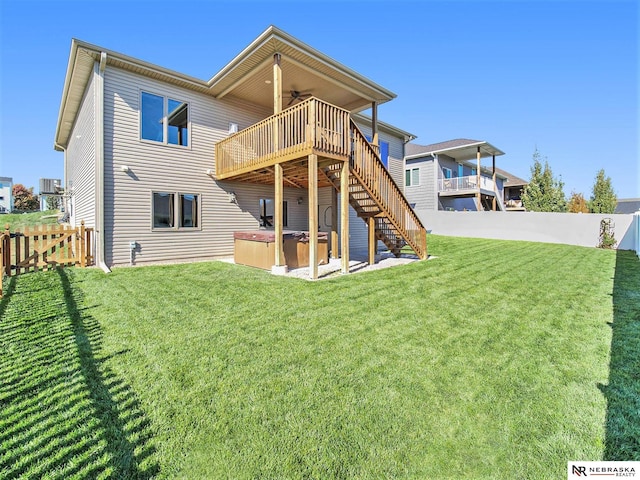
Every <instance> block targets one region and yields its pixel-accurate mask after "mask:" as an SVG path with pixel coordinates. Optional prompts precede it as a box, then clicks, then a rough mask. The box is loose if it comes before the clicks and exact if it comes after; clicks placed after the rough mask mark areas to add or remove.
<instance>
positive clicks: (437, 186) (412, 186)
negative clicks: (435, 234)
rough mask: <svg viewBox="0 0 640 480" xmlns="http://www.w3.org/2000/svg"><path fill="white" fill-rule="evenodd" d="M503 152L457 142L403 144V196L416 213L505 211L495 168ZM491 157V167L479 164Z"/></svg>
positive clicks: (501, 179)
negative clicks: (496, 160)
mask: <svg viewBox="0 0 640 480" xmlns="http://www.w3.org/2000/svg"><path fill="white" fill-rule="evenodd" d="M499 155H504V152H502V151H501V150H499V149H498V148H496V147H494V146H493V145H491V144H490V143H489V142H485V141H479V140H469V139H456V140H449V141H447V142H440V143H434V144H431V145H417V144H414V143H409V144H407V145H406V149H405V157H404V173H405V178H404V193H405V196H406V197H407V200H409V202H410V203H411V205H412V206H413V207H414V209H415V210H416V211H417V212H420V211H434V210H457V211H462V210H472V211H481V210H504V209H505V207H504V199H503V182H504V181H505V179H506V178H507V177H505V176H504V175H503V174H502V173H499V172H498V171H497V169H496V167H495V157H497V156H499ZM487 157H488V158H491V159H492V165H491V167H486V166H483V165H482V163H481V162H482V159H483V158H487Z"/></svg>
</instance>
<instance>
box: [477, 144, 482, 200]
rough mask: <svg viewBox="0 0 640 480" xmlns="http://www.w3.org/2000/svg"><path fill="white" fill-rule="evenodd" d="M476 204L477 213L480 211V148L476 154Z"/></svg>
mask: <svg viewBox="0 0 640 480" xmlns="http://www.w3.org/2000/svg"><path fill="white" fill-rule="evenodd" d="M476 184H477V185H476V188H477V189H478V191H477V192H476V203H477V204H478V211H480V210H482V194H481V192H480V147H478V151H477V153H476Z"/></svg>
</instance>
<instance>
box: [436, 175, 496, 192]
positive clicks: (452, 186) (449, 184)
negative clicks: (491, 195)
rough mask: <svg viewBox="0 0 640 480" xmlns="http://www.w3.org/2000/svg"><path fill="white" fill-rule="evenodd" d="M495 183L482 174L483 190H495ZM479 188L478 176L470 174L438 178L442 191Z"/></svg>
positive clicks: (439, 189) (439, 188)
mask: <svg viewBox="0 0 640 480" xmlns="http://www.w3.org/2000/svg"><path fill="white" fill-rule="evenodd" d="M494 186H495V184H494V183H493V179H491V178H489V177H485V176H484V175H481V176H480V188H481V189H482V190H491V191H494V190H495V188H494ZM477 189H478V176H477V175H469V176H467V177H452V178H439V179H438V191H440V192H459V191H462V190H477Z"/></svg>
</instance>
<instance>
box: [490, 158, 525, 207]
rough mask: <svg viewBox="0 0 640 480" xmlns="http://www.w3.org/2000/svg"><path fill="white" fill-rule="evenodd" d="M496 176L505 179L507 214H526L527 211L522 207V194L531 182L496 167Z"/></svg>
mask: <svg viewBox="0 0 640 480" xmlns="http://www.w3.org/2000/svg"><path fill="white" fill-rule="evenodd" d="M496 174H498V175H500V176H502V177H503V178H504V180H503V182H502V185H503V187H504V190H503V195H502V198H503V199H504V206H505V210H506V211H507V212H524V211H525V210H526V209H525V208H524V206H523V205H522V192H523V191H524V187H526V186H527V185H528V184H529V182H527V181H526V180H524V179H522V178H520V177H517V176H515V175H513V174H512V173H509V172H507V171H506V170H503V169H501V168H498V167H496Z"/></svg>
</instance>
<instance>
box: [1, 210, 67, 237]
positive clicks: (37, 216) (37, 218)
mask: <svg viewBox="0 0 640 480" xmlns="http://www.w3.org/2000/svg"><path fill="white" fill-rule="evenodd" d="M58 213H59V212H58V210H46V211H44V212H32V213H7V214H4V215H0V227H2V231H4V229H5V226H6V225H7V224H8V225H9V230H11V231H12V232H14V231H16V230H19V229H22V228H24V227H33V226H36V225H48V224H50V223H57V218H56V217H57V214H58Z"/></svg>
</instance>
